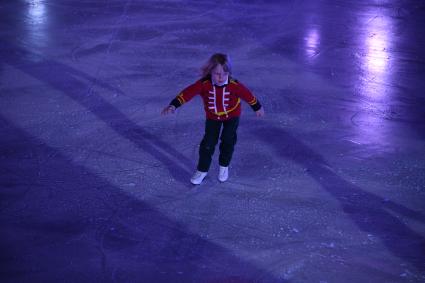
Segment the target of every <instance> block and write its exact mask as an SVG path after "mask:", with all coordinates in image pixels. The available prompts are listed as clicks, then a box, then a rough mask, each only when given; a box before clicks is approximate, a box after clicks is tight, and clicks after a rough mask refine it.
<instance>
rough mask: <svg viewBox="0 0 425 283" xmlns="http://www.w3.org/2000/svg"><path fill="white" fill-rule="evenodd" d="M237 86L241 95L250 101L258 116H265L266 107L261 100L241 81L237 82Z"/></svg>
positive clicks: (247, 101) (243, 98)
mask: <svg viewBox="0 0 425 283" xmlns="http://www.w3.org/2000/svg"><path fill="white" fill-rule="evenodd" d="M237 86H238V95H239V97H240V98H241V99H242V100H244V101H245V102H246V103H248V104H249V106H251V108H252V110H254V111H255V114H256V115H257V117H262V116H264V107H263V106H262V105H261V103H260V101H258V99H257V98H256V97H255V96H254V95H253V94H252V92H251V91H250V90H249V89H248V88H247V87H245V86H244V85H243V84H241V83H240V82H237Z"/></svg>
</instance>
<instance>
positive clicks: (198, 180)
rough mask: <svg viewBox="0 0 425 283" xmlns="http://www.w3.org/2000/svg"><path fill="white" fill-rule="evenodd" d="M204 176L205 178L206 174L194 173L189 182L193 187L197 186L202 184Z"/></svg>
mask: <svg viewBox="0 0 425 283" xmlns="http://www.w3.org/2000/svg"><path fill="white" fill-rule="evenodd" d="M205 176H207V172H201V171H196V172H195V174H193V176H192V178H191V179H190V182H191V183H192V184H194V185H199V184H201V183H202V181H203V180H204V178H205Z"/></svg>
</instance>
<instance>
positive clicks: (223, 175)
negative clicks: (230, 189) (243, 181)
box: [218, 166, 229, 182]
mask: <svg viewBox="0 0 425 283" xmlns="http://www.w3.org/2000/svg"><path fill="white" fill-rule="evenodd" d="M228 178H229V167H224V166H220V172H218V180H219V181H220V182H226V181H227V179H228Z"/></svg>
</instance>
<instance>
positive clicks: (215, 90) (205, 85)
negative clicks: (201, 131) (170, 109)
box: [170, 76, 261, 121]
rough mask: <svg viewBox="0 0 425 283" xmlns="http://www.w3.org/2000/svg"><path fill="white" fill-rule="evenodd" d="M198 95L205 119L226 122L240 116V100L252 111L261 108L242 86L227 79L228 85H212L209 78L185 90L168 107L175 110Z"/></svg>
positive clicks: (231, 79) (233, 80)
mask: <svg viewBox="0 0 425 283" xmlns="http://www.w3.org/2000/svg"><path fill="white" fill-rule="evenodd" d="M195 95H200V96H201V97H202V101H203V102H204V110H205V113H206V117H207V119H211V120H219V121H223V120H228V119H230V118H233V117H238V116H240V115H241V99H242V100H244V101H246V102H247V103H248V104H249V105H250V106H251V108H252V109H253V110H254V111H257V110H258V109H260V108H261V104H260V102H259V101H258V100H257V98H256V97H255V96H254V95H253V94H252V93H251V92H250V91H249V89H247V88H246V87H245V86H244V85H243V84H241V83H240V82H238V81H237V80H235V79H233V78H230V77H229V82H228V84H225V85H223V86H216V85H213V83H212V81H211V77H210V76H208V77H205V78H203V79H200V80H198V81H197V82H195V83H194V84H192V85H190V86H188V87H187V88H185V89H184V90H183V91H182V92H181V93H180V94H179V95H178V96H177V97H176V98H174V99H173V100H172V101H171V103H170V105H174V106H175V107H176V108H177V107H180V106H181V105H183V104H184V103H186V102H188V101H189V100H191V99H192V98H193V97H194V96H195Z"/></svg>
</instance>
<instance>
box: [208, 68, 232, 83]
mask: <svg viewBox="0 0 425 283" xmlns="http://www.w3.org/2000/svg"><path fill="white" fill-rule="evenodd" d="M228 78H229V72H226V71H224V69H223V65H220V64H218V65H217V66H216V67H215V68H214V69H212V71H211V79H212V81H213V83H214V84H216V85H219V86H221V85H223V84H224V83H225V82H226V81H227V79H228Z"/></svg>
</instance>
